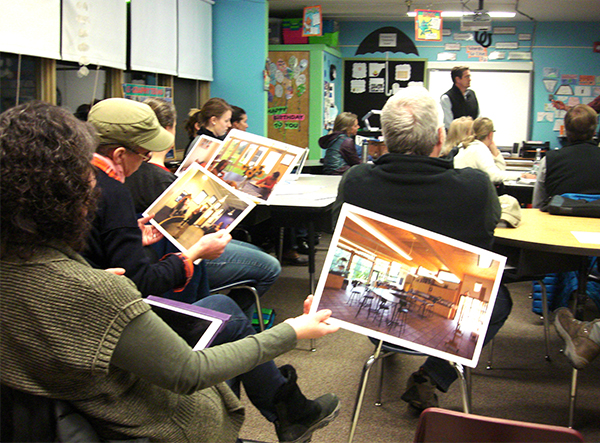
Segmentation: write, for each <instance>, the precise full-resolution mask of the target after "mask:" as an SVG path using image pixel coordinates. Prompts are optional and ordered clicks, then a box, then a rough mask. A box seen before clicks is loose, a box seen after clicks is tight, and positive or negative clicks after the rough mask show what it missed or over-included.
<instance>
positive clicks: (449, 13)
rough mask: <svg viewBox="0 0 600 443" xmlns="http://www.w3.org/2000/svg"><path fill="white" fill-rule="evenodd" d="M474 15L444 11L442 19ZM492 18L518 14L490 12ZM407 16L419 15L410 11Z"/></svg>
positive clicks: (511, 16)
mask: <svg viewBox="0 0 600 443" xmlns="http://www.w3.org/2000/svg"><path fill="white" fill-rule="evenodd" d="M473 14H474V13H473V12H471V11H442V17H446V18H457V17H462V16H463V15H473ZM488 14H489V16H490V17H493V18H513V17H515V16H516V15H517V13H516V12H501V11H490V12H488ZM406 15H408V16H409V17H415V16H416V15H417V13H416V12H414V11H410V12H407V13H406Z"/></svg>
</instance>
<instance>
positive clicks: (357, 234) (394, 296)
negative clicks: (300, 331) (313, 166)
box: [311, 203, 506, 367]
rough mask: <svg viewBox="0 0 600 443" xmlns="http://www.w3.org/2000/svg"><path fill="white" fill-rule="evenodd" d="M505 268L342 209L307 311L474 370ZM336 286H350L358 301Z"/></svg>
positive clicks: (452, 243) (425, 234)
mask: <svg viewBox="0 0 600 443" xmlns="http://www.w3.org/2000/svg"><path fill="white" fill-rule="evenodd" d="M505 262H506V258H505V257H503V256H501V255H498V254H494V253H492V252H489V251H487V250H484V249H481V248H477V247H475V246H471V245H469V244H467V243H463V242H460V241H458V240H454V239H451V238H449V237H445V236H443V235H439V234H436V233H434V232H431V231H427V230H425V229H421V228H418V227H416V226H413V225H409V224H407V223H403V222H400V221H398V220H395V219H392V218H389V217H385V216H383V215H380V214H377V213H375V212H372V211H368V210H366V209H362V208H358V207H356V206H353V205H349V204H347V203H344V205H343V206H342V210H341V213H340V216H339V219H338V222H337V225H336V228H335V231H334V234H333V236H332V239H331V243H330V247H329V251H328V253H327V257H326V259H325V263H324V265H323V271H322V273H321V276H320V278H319V283H318V285H317V289H316V291H315V298H314V301H313V304H312V308H311V311H312V312H315V311H317V310H318V309H331V310H332V311H333V315H332V317H331V318H330V319H329V320H328V323H331V324H334V325H339V326H341V327H343V328H345V329H348V330H350V331H353V332H357V333H359V334H365V335H368V336H369V337H373V338H375V339H377V340H383V341H385V342H387V343H393V344H395V345H398V346H404V347H407V348H409V349H413V350H415V351H419V352H423V353H425V354H429V355H433V356H436V357H439V358H442V359H444V360H449V361H453V362H457V363H460V364H463V365H466V366H470V367H475V366H476V365H477V361H478V360H479V355H480V353H481V349H482V347H483V339H484V337H485V331H486V330H487V327H488V324H489V320H490V317H491V314H492V309H493V306H494V303H495V300H496V294H497V292H498V288H499V287H500V281H501V279H502V272H503V270H504V266H505ZM340 279H347V280H348V282H349V284H348V287H349V288H350V284H351V283H350V282H352V283H354V285H355V288H356V289H357V290H356V293H358V295H357V296H356V297H355V298H353V297H352V294H353V293H355V292H354V291H353V290H350V289H342V286H343V285H341V284H340V281H339V280H340ZM340 305H344V306H345V308H344V309H341V308H339V306H340ZM423 322H426V323H427V325H426V326H425V327H424V326H423Z"/></svg>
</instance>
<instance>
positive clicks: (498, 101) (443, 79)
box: [427, 62, 533, 147]
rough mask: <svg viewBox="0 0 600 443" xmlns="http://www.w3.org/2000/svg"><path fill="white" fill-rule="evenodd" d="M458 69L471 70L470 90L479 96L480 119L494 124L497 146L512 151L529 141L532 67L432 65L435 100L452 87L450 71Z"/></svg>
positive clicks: (516, 64)
mask: <svg viewBox="0 0 600 443" xmlns="http://www.w3.org/2000/svg"><path fill="white" fill-rule="evenodd" d="M458 65H461V66H468V67H469V69H470V70H471V89H472V90H473V91H475V94H476V95H477V101H478V102H479V108H480V110H481V116H482V117H488V118H491V119H492V121H493V122H494V129H495V130H496V133H495V134H494V141H495V142H496V145H497V146H498V147H501V146H502V147H512V145H513V143H519V145H520V144H521V142H522V141H523V140H529V137H530V134H531V128H530V126H531V125H530V123H531V118H530V114H531V98H532V78H533V63H531V62H521V63H519V62H497V63H493V62H492V63H489V62H487V63H485V62H482V63H464V62H451V63H442V62H437V63H436V62H434V63H431V62H430V63H429V64H428V66H427V67H428V70H427V85H428V89H429V91H430V92H431V93H432V95H433V96H434V97H435V98H436V99H439V97H441V95H442V94H443V93H445V92H446V91H447V90H448V89H450V88H451V87H452V79H451V78H450V71H451V70H452V68H453V67H454V66H458Z"/></svg>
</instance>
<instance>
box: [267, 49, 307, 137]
mask: <svg viewBox="0 0 600 443" xmlns="http://www.w3.org/2000/svg"><path fill="white" fill-rule="evenodd" d="M309 62H310V52H309V51H269V60H268V61H267V73H268V79H265V83H266V82H267V81H268V85H269V99H268V110H267V113H268V115H267V126H268V131H267V134H268V137H269V138H271V139H274V140H279V141H282V142H285V143H289V144H290V145H294V146H298V147H301V148H305V147H307V146H308V127H309V118H308V114H309V92H310V91H309V83H310V81H309V80H310V75H309Z"/></svg>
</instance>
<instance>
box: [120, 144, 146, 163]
mask: <svg viewBox="0 0 600 443" xmlns="http://www.w3.org/2000/svg"><path fill="white" fill-rule="evenodd" d="M125 149H127V150H128V151H130V152H133V153H134V154H137V155H139V156H140V157H142V160H144V161H145V162H147V161H150V159H151V158H152V152H148V153H146V154H142V153H141V152H139V151H138V150H137V149H135V148H130V147H129V146H125Z"/></svg>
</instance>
